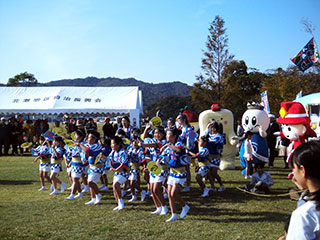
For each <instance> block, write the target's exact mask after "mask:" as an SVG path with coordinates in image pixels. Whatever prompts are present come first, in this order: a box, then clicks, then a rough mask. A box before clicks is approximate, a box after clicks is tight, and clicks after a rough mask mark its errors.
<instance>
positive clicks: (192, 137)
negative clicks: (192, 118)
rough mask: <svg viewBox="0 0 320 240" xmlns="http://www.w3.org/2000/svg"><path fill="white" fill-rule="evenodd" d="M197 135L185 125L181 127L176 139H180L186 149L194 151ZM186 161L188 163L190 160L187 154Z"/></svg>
mask: <svg viewBox="0 0 320 240" xmlns="http://www.w3.org/2000/svg"><path fill="white" fill-rule="evenodd" d="M197 137H198V135H197V133H196V132H195V131H194V130H193V129H192V128H191V127H190V126H186V127H185V128H182V133H181V134H180V136H179V138H178V141H181V142H182V143H183V144H184V145H185V146H186V148H187V149H188V150H190V151H191V152H194V148H195V145H194V143H195V141H196V139H197ZM188 161H189V163H188V164H190V162H191V156H188Z"/></svg>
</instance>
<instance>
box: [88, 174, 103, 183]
mask: <svg viewBox="0 0 320 240" xmlns="http://www.w3.org/2000/svg"><path fill="white" fill-rule="evenodd" d="M100 177H101V174H100V173H90V174H89V176H88V182H94V183H95V184H97V183H98V181H99V180H100Z"/></svg>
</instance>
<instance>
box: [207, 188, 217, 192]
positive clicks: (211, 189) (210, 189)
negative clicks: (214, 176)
mask: <svg viewBox="0 0 320 240" xmlns="http://www.w3.org/2000/svg"><path fill="white" fill-rule="evenodd" d="M209 191H212V192H216V191H217V189H216V188H215V187H214V188H209Z"/></svg>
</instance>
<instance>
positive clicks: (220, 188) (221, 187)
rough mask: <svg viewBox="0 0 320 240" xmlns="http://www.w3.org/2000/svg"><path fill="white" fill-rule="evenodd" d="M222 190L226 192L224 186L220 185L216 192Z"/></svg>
mask: <svg viewBox="0 0 320 240" xmlns="http://www.w3.org/2000/svg"><path fill="white" fill-rule="evenodd" d="M224 190H226V188H225V186H223V185H221V186H220V187H219V189H218V192H223V191H224Z"/></svg>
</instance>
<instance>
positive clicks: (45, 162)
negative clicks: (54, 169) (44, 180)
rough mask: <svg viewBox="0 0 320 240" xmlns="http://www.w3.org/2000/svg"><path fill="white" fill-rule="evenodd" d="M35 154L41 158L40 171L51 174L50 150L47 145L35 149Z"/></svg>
mask: <svg viewBox="0 0 320 240" xmlns="http://www.w3.org/2000/svg"><path fill="white" fill-rule="evenodd" d="M33 151H34V153H35V154H37V155H38V156H39V157H40V165H39V171H41V172H50V157H51V153H50V149H49V147H48V146H47V145H44V146H43V145H39V146H38V147H37V148H35V149H34V150H33Z"/></svg>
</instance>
